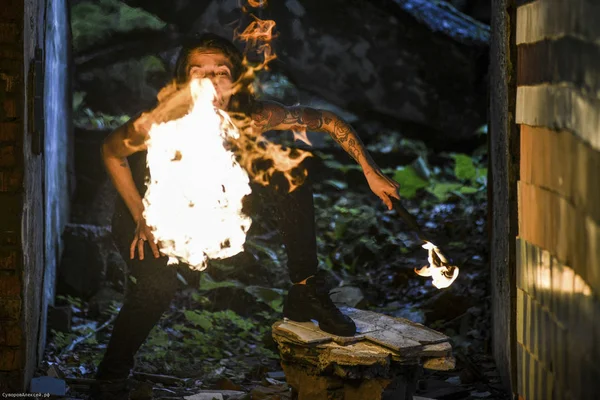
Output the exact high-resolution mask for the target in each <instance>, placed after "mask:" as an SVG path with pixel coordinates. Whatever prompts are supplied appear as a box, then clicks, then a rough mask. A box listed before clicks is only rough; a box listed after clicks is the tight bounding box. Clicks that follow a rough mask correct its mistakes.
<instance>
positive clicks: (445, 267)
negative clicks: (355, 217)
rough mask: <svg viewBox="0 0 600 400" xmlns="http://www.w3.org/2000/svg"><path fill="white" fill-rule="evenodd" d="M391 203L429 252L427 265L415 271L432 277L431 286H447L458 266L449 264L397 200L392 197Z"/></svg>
mask: <svg viewBox="0 0 600 400" xmlns="http://www.w3.org/2000/svg"><path fill="white" fill-rule="evenodd" d="M392 204H393V207H394V210H396V212H397V213H398V215H399V216H400V218H402V219H403V220H404V222H405V223H406V224H407V225H408V227H409V228H410V230H411V231H413V232H414V233H415V234H416V235H417V237H418V238H419V240H420V241H421V242H422V244H423V248H424V249H426V250H427V251H428V253H429V255H428V261H429V265H426V266H424V267H423V268H421V269H417V268H415V272H416V273H417V275H420V276H431V277H432V279H433V286H435V287H436V288H438V289H443V288H447V287H448V286H450V285H451V284H452V282H454V280H455V279H456V278H457V277H458V267H457V266H455V265H452V264H451V262H452V261H451V260H450V258H448V257H446V256H445V255H444V253H442V251H441V250H440V249H439V247H437V246H436V245H435V244H433V242H431V241H430V240H429V239H427V238H426V236H425V235H424V234H423V231H422V230H421V227H420V226H419V224H418V223H417V220H416V219H415V217H413V216H412V215H411V214H410V213H409V212H408V211H407V210H406V208H404V206H403V205H402V203H400V201H399V200H397V199H393V198H392Z"/></svg>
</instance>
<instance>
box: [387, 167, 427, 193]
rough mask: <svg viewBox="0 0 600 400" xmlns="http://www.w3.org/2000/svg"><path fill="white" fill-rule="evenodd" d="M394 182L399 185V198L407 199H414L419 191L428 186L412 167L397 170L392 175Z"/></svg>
mask: <svg viewBox="0 0 600 400" xmlns="http://www.w3.org/2000/svg"><path fill="white" fill-rule="evenodd" d="M394 180H395V181H396V182H398V183H399V184H400V196H402V197H405V198H408V199H412V198H414V197H415V195H416V194H417V191H418V190H419V189H422V188H425V187H427V186H428V185H429V182H427V181H426V180H425V179H423V178H421V177H420V176H419V174H418V173H417V171H416V170H415V168H414V167H412V166H407V167H400V168H398V169H397V170H396V172H395V173H394Z"/></svg>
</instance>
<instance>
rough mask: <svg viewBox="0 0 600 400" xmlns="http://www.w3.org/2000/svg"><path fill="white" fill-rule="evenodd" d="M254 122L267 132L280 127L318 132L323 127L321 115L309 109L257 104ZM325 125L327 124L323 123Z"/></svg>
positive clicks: (253, 117) (317, 111) (253, 115)
mask: <svg viewBox="0 0 600 400" xmlns="http://www.w3.org/2000/svg"><path fill="white" fill-rule="evenodd" d="M252 119H253V120H254V122H255V123H256V124H257V125H258V126H259V127H260V128H261V129H262V130H263V131H268V130H270V129H273V128H275V127H277V126H280V125H286V126H289V127H290V129H295V128H296V129H304V128H306V129H309V130H315V131H316V130H319V129H321V127H322V126H323V114H322V112H321V111H319V110H315V109H314V108H309V107H289V108H288V107H283V106H265V104H262V103H261V104H259V105H258V109H257V110H256V111H255V112H254V113H253V114H252ZM325 123H326V124H327V123H328V122H325Z"/></svg>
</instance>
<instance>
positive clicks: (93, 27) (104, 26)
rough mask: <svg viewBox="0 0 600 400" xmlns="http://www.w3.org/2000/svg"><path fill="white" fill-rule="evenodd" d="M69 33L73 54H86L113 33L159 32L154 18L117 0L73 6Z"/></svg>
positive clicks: (158, 23) (158, 25)
mask: <svg viewBox="0 0 600 400" xmlns="http://www.w3.org/2000/svg"><path fill="white" fill-rule="evenodd" d="M71 13H72V18H71V29H72V31H73V48H74V50H75V52H80V51H82V50H85V49H87V48H89V47H91V46H93V45H94V44H96V43H98V42H100V41H101V40H103V39H104V38H106V37H109V36H110V35H111V34H113V33H115V32H128V31H131V30H134V29H140V28H149V29H157V30H158V29H162V28H164V27H165V26H166V24H165V22H163V21H161V20H160V19H159V18H157V17H156V16H154V15H152V14H150V13H148V12H146V11H144V10H142V9H140V8H133V7H130V6H128V5H127V4H125V3H122V2H120V1H118V0H100V1H93V2H92V1H81V2H77V3H75V4H73V6H72V9H71Z"/></svg>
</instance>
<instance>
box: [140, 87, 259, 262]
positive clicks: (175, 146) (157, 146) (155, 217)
mask: <svg viewBox="0 0 600 400" xmlns="http://www.w3.org/2000/svg"><path fill="white" fill-rule="evenodd" d="M189 90H190V91H191V98H192V101H193V105H192V108H191V111H190V112H189V114H187V115H185V116H184V117H182V118H179V119H175V120H172V121H169V122H165V123H161V124H156V125H153V126H152V128H151V130H150V133H149V139H148V141H147V146H148V156H147V163H148V167H149V169H150V175H151V179H150V182H148V190H147V192H146V194H145V197H144V207H145V211H144V218H146V221H147V223H148V225H149V226H151V227H153V233H154V236H155V238H156V239H157V240H158V242H159V248H160V251H161V253H163V254H165V255H167V256H169V263H170V264H172V263H175V262H178V261H180V262H184V263H186V264H189V265H190V266H191V267H192V268H194V269H197V270H203V269H205V268H206V266H207V261H208V259H209V258H226V257H231V256H233V255H235V254H237V253H239V252H241V251H242V250H243V244H244V242H245V240H246V232H247V231H248V229H249V228H250V225H251V220H250V218H249V217H247V216H245V215H244V214H243V213H242V199H243V197H244V196H246V195H248V194H250V186H249V178H248V174H247V173H246V171H245V170H244V169H243V168H242V167H241V166H240V165H239V163H237V161H236V160H235V155H234V154H233V153H232V152H231V151H230V150H227V149H226V148H225V147H224V145H223V142H224V141H226V140H229V139H231V138H233V139H236V138H238V137H239V132H238V130H237V128H236V127H235V125H234V124H233V123H232V122H231V120H230V118H229V116H228V115H227V114H226V113H225V112H223V111H221V110H217V109H216V108H215V107H214V105H213V100H214V98H215V95H216V92H215V89H214V87H213V85H212V83H211V81H210V80H209V79H203V80H201V81H199V80H197V79H194V80H192V81H191V82H190V85H189Z"/></svg>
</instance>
